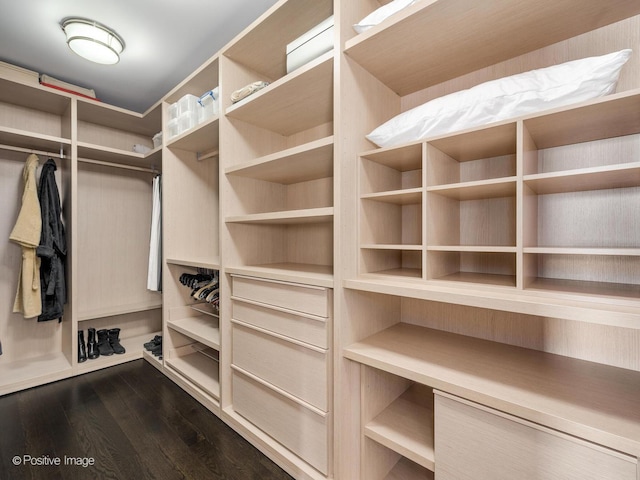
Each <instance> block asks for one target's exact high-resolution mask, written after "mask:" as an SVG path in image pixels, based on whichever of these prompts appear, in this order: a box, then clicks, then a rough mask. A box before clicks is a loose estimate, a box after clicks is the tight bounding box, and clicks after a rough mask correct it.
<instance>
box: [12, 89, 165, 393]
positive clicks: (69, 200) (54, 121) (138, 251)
mask: <svg viewBox="0 0 640 480" xmlns="http://www.w3.org/2000/svg"><path fill="white" fill-rule="evenodd" d="M0 83H1V85H2V88H1V91H2V93H1V94H0V102H1V108H0V110H1V113H0V119H1V120H0V143H2V148H3V151H2V165H3V166H4V167H6V168H3V174H2V178H3V182H12V185H13V186H11V187H9V188H7V189H6V190H5V189H4V188H3V192H5V191H6V193H7V195H8V196H7V197H6V198H5V202H7V203H6V205H7V211H14V210H15V211H17V209H18V207H19V203H18V201H19V198H20V197H19V195H18V192H17V190H16V188H18V186H19V185H18V184H17V183H14V179H15V178H20V176H21V170H22V167H23V165H24V159H25V158H26V156H27V155H28V154H29V153H36V154H38V155H39V157H40V159H41V161H43V162H44V160H45V159H46V158H47V157H51V158H54V159H55V161H56V165H57V172H56V179H57V182H58V188H59V191H60V196H61V202H62V206H63V212H62V216H63V221H64V222H65V227H66V241H67V258H66V269H67V275H66V277H67V300H68V301H67V304H66V305H65V312H64V318H63V321H62V323H58V322H55V321H51V322H45V323H40V324H38V323H37V322H36V321H35V319H33V320H22V321H19V320H18V319H14V318H13V317H19V315H17V314H11V313H9V312H10V310H8V311H7V316H6V320H7V322H8V323H6V324H5V322H3V324H2V327H0V332H2V333H1V334H0V336H1V337H2V340H4V350H5V352H4V354H3V356H2V357H0V371H2V372H4V373H3V374H2V375H1V377H2V382H1V384H0V393H2V394H5V393H11V392H14V391H17V390H20V389H23V388H28V387H32V386H37V385H40V384H42V383H46V382H50V381H55V380H59V379H62V378H66V377H69V376H72V375H77V374H81V373H85V372H88V371H91V370H96V369H100V368H105V367H108V366H111V365H115V364H118V363H121V362H126V361H130V360H133V359H136V358H141V357H142V343H144V341H147V339H148V338H147V337H148V336H153V334H154V332H158V331H159V329H160V327H161V318H160V315H159V313H160V310H159V308H160V306H161V304H162V303H161V302H162V300H161V297H160V295H159V294H157V293H155V294H152V293H150V292H147V290H146V262H147V260H148V251H147V249H146V244H148V231H149V225H150V211H149V206H150V204H151V188H150V181H149V174H150V173H152V172H153V171H154V170H155V171H160V169H161V165H160V151H159V149H155V150H151V152H150V153H149V154H147V155H143V154H137V153H134V152H133V151H132V148H133V145H134V144H135V143H138V144H142V145H146V146H148V147H150V146H151V145H152V141H151V137H152V136H153V134H154V133H156V132H157V131H159V130H160V117H159V112H160V110H159V108H157V107H155V108H154V107H152V108H151V109H150V110H149V111H148V112H146V113H144V114H138V113H134V112H130V111H126V110H123V109H119V108H115V107H111V106H109V105H104V104H101V103H99V102H94V101H92V100H84V99H79V98H76V97H75V96H73V95H71V94H65V93H62V92H58V91H52V90H50V89H48V88H46V87H42V86H40V85H38V84H37V83H33V84H29V83H22V82H19V81H11V80H8V79H0ZM3 184H4V183H3ZM7 185H9V184H8V183H7ZM13 218H14V217H13V216H7V217H6V221H5V222H3V225H2V231H3V232H5V233H6V235H5V236H6V237H8V236H9V231H10V229H11V228H12V225H9V223H10V222H11V221H12V219H13ZM5 230H6V231H5ZM122 231H127V232H128V234H127V235H126V236H123V235H121V233H120V232H122ZM14 247H15V245H11V244H8V245H7V246H6V247H5V248H6V250H5V252H6V254H7V255H9V258H13V257H14V253H15V252H13V250H12V249H13V248H14ZM12 264H13V263H12ZM17 272H18V264H15V265H14V267H12V268H10V269H9V270H7V273H8V275H7V276H6V277H5V278H3V279H2V282H1V283H2V287H1V292H2V293H1V295H2V297H3V298H4V299H5V301H3V304H4V305H6V306H7V309H10V307H11V305H12V303H13V301H12V300H10V299H12V298H13V295H14V294H15V291H13V292H12V290H13V289H14V288H15V287H14V285H15V283H14V282H15V278H14V276H17ZM9 275H10V276H11V278H10V277H9ZM9 324H11V327H9ZM16 326H19V327H18V328H16ZM89 327H95V328H97V329H99V328H114V327H119V328H120V329H121V331H120V339H121V342H122V344H123V345H124V346H125V348H126V350H127V353H125V354H124V355H113V356H112V357H108V358H107V357H105V358H101V359H99V360H91V361H87V362H85V363H78V361H77V335H78V332H79V331H80V330H84V329H85V328H89ZM86 338H87V336H86V334H85V341H86Z"/></svg>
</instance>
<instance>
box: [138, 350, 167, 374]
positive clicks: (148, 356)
mask: <svg viewBox="0 0 640 480" xmlns="http://www.w3.org/2000/svg"><path fill="white" fill-rule="evenodd" d="M142 358H143V359H144V360H146V361H147V362H149V363H150V364H151V365H153V366H154V367H155V368H157V369H158V370H160V371H161V372H162V371H163V365H162V360H161V359H160V357H158V356H156V355H154V354H152V353H151V352H149V351H147V350H143V351H142Z"/></svg>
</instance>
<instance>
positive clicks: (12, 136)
mask: <svg viewBox="0 0 640 480" xmlns="http://www.w3.org/2000/svg"><path fill="white" fill-rule="evenodd" d="M0 144H4V145H9V146H13V147H20V148H25V149H34V150H43V151H47V152H51V153H54V154H59V153H60V147H63V149H64V150H65V154H67V155H68V154H69V148H70V147H71V140H69V139H68V138H62V137H56V136H52V135H43V134H38V133H34V132H28V131H25V130H18V129H15V128H9V127H0Z"/></svg>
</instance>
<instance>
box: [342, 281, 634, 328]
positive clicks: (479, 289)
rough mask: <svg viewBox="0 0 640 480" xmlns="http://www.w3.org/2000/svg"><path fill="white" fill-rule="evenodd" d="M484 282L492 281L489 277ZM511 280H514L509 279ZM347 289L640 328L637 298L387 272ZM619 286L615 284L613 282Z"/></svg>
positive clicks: (353, 284)
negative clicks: (542, 289)
mask: <svg viewBox="0 0 640 480" xmlns="http://www.w3.org/2000/svg"><path fill="white" fill-rule="evenodd" d="M484 281H485V282H486V281H488V279H487V278H485V279H484ZM509 281H511V279H510V278H509ZM344 286H345V288H350V289H354V290H361V291H366V292H373V293H382V294H386V295H394V296H399V297H408V298H416V299H421V300H428V301H434V302H444V303H452V304H458V305H464V306H469V307H478V308H486V309H490V310H501V311H507V312H514V313H520V314H525V315H534V316H542V317H551V318H563V319H567V320H577V321H580V322H586V323H595V324H600V325H612V326H618V327H625V328H634V329H638V328H640V306H638V302H637V299H626V298H624V297H618V296H612V297H594V296H591V295H576V294H568V293H567V294H565V293H563V292H552V291H533V290H531V289H528V290H520V289H516V288H504V287H497V286H492V285H486V284H483V283H482V282H480V283H477V282H472V283H469V284H468V285H464V288H460V285H456V282H455V279H454V277H451V278H450V280H449V281H448V282H443V281H438V280H434V281H426V282H425V281H421V280H416V279H414V278H411V277H409V278H402V277H401V276H400V275H398V274H394V275H388V274H384V272H382V273H381V272H376V273H371V274H369V273H366V274H361V275H360V276H359V277H358V278H357V279H347V280H345V281H344ZM611 286H612V287H615V284H611Z"/></svg>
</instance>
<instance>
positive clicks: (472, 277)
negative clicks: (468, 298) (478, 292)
mask: <svg viewBox="0 0 640 480" xmlns="http://www.w3.org/2000/svg"><path fill="white" fill-rule="evenodd" d="M433 280H434V281H446V282H462V283H478V284H480V285H493V286H499V287H515V286H516V277H515V275H498V274H492V273H477V272H456V273H452V274H449V275H443V276H441V277H435V278H433Z"/></svg>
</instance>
